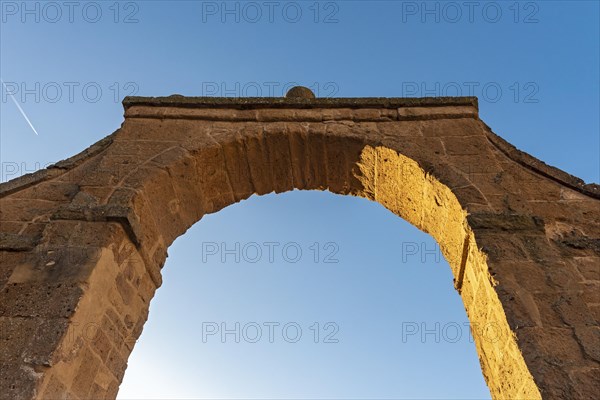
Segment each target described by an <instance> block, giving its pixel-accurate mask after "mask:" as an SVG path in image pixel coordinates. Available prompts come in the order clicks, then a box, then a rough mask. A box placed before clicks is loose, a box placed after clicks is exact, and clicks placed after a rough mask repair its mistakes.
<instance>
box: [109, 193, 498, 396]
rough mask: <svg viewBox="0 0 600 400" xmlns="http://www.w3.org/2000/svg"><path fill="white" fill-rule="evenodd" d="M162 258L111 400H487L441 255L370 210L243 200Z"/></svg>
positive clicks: (323, 202)
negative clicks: (157, 282)
mask: <svg viewBox="0 0 600 400" xmlns="http://www.w3.org/2000/svg"><path fill="white" fill-rule="evenodd" d="M169 253H170V256H169V258H168V260H167V263H166V266H165V268H164V269H163V277H164V283H163V287H161V289H160V290H159V291H158V292H157V295H156V297H155V298H154V300H153V303H152V306H151V310H150V317H149V320H148V322H147V323H146V327H145V330H144V333H143V334H142V336H141V338H140V340H139V342H138V343H137V344H136V347H135V349H134V351H133V353H132V355H131V357H130V361H129V367H128V369H127V372H126V374H125V378H124V381H123V383H122V385H121V389H120V393H119V398H123V399H132V398H148V397H160V398H242V397H243V398H436V397H451V398H488V397H489V390H488V389H487V387H486V384H485V381H484V379H483V376H482V374H481V368H480V365H479V361H478V357H477V353H476V349H475V344H474V341H473V338H472V336H471V333H470V326H469V320H468V317H467V315H466V313H465V310H464V307H463V304H462V301H461V299H460V296H459V294H458V293H457V292H456V290H455V289H454V288H453V275H452V272H451V270H450V268H448V263H447V262H446V260H445V259H444V256H443V255H442V252H441V250H440V248H439V245H438V244H437V243H436V242H435V240H434V239H433V238H432V237H431V236H429V235H427V234H425V233H423V232H421V231H419V230H418V229H417V228H415V227H414V226H412V225H410V224H409V223H407V222H406V221H404V220H402V219H401V218H396V217H395V216H394V215H391V213H390V212H389V211H388V210H386V209H385V208H384V207H382V206H381V205H380V204H378V203H375V202H369V201H367V200H365V199H362V198H356V197H348V196H338V195H332V194H331V193H328V192H316V191H294V192H287V193H283V194H277V195H274V194H271V195H267V196H260V197H259V196H253V197H251V198H250V199H249V200H247V201H243V202H241V203H237V204H235V205H232V206H229V207H227V208H225V209H223V210H221V211H220V212H218V213H216V214H211V215H207V216H205V217H204V218H203V219H202V220H201V221H200V222H199V223H197V224H196V225H194V227H192V229H190V231H188V232H187V233H186V234H185V235H183V236H181V237H180V238H179V239H177V240H176V242H175V243H174V244H173V245H172V246H171V247H170V249H169ZM299 330H300V331H299ZM431 381H435V382H436V385H431V384H430V382H431Z"/></svg>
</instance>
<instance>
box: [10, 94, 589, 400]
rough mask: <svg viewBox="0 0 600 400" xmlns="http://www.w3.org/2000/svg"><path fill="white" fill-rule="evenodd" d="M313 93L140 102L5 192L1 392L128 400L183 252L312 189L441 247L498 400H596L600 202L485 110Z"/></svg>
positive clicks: (130, 102) (445, 101) (464, 101)
mask: <svg viewBox="0 0 600 400" xmlns="http://www.w3.org/2000/svg"><path fill="white" fill-rule="evenodd" d="M312 97H313V96H311V94H310V93H307V92H306V90H302V89H294V90H292V91H291V92H290V94H289V95H288V97H286V98H241V99H233V98H186V97H182V96H170V97H164V98H139V97H136V98H126V99H125V100H124V102H123V103H124V106H125V121H124V122H123V124H122V125H121V127H120V128H119V129H118V130H117V131H116V132H114V133H113V134H112V135H110V136H108V137H106V138H105V139H103V140H101V141H99V142H98V143H96V144H94V145H92V146H91V147H89V148H88V149H87V150H85V151H83V152H82V153H80V154H78V155H76V156H74V157H72V158H70V159H67V160H64V161H61V162H59V163H57V164H55V165H53V166H51V167H49V168H47V169H44V170H40V171H38V172H36V173H33V174H29V175H25V176H22V177H20V178H17V179H14V180H12V181H9V182H7V183H3V184H2V185H0V223H1V236H0V257H1V258H0V365H1V369H0V394H1V396H3V398H8V399H27V400H28V399H67V398H68V399H81V400H83V399H114V398H115V396H116V394H117V391H118V387H119V384H120V382H121V380H122V378H123V374H124V372H125V368H126V366H127V359H128V356H129V354H130V353H131V351H132V347H133V344H134V342H135V340H136V339H137V337H138V336H139V335H140V333H141V330H142V327H143V325H144V322H145V321H146V319H147V317H148V307H149V303H150V300H151V299H152V297H153V295H154V292H155V290H156V289H157V288H158V287H159V286H160V285H161V267H162V266H163V264H164V262H165V259H166V256H167V248H168V247H169V245H170V244H171V243H172V242H173V241H174V239H175V238H177V237H178V236H179V235H182V234H183V233H184V232H185V231H186V230H187V229H188V228H189V227H190V226H192V224H194V223H195V222H197V221H199V220H200V219H201V218H202V216H203V215H205V214H208V213H214V212H217V211H219V210H220V209H222V208H224V207H226V206H228V205H230V204H233V203H235V202H238V201H240V200H243V199H246V198H248V197H249V196H251V195H253V194H258V195H262V194H266V193H270V192H273V191H275V192H278V193H279V192H284V191H289V190H293V189H306V190H329V191H331V192H333V193H338V194H344V195H353V196H362V197H366V198H368V199H371V200H373V201H377V202H379V203H381V204H382V205H383V206H385V207H387V208H388V209H389V210H391V211H392V212H393V213H395V214H396V215H398V216H400V217H401V218H404V219H405V220H407V221H408V222H410V223H412V224H413V225H415V226H416V227H418V228H419V229H421V230H423V231H425V232H427V233H429V234H430V235H432V236H433V237H434V238H435V239H436V240H437V241H438V243H439V244H440V247H441V249H442V251H443V254H444V256H445V258H446V260H447V261H448V263H449V264H450V266H451V268H452V272H453V274H454V282H455V288H456V290H458V291H459V293H460V295H461V297H462V299H463V302H464V305H465V308H466V311H467V315H468V317H469V319H470V321H471V323H472V331H473V332H472V333H473V336H474V338H475V344H476V348H477V351H478V355H479V359H480V363H481V368H482V371H483V374H484V376H485V379H486V381H487V384H488V386H489V388H490V391H491V393H492V396H493V397H494V398H495V399H538V398H545V399H591V398H594V396H595V395H597V393H598V392H599V391H600V381H599V380H600V328H599V326H598V321H600V290H599V289H600V286H599V285H600V187H599V186H598V185H595V184H588V185H586V184H584V182H582V181H581V180H580V179H577V178H575V177H573V176H571V175H569V174H567V173H565V172H563V171H560V170H558V169H556V168H553V167H550V166H548V165H546V164H544V163H543V162H541V161H539V160H537V159H535V158H533V157H532V156H530V155H528V154H525V153H523V152H521V151H519V150H517V149H516V148H515V147H513V146H512V145H510V144H509V143H507V142H506V141H504V140H503V139H502V138H500V137H499V136H497V135H495V134H494V133H493V132H492V131H491V130H490V129H489V128H488V127H487V126H486V125H485V124H484V123H483V122H482V121H481V120H480V119H479V117H478V107H477V99H476V98H421V99H402V98H353V99H349V98H337V99H315V98H312ZM481 327H485V329H480V328H481ZM489 329H493V331H494V332H493V333H490V332H489V331H488V330H489ZM492 338H493V340H492Z"/></svg>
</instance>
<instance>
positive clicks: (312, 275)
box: [0, 1, 600, 399]
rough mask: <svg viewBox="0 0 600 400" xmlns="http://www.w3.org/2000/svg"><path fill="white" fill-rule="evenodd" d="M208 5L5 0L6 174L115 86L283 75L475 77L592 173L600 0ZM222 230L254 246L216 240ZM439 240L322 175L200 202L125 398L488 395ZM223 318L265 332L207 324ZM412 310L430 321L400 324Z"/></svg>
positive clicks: (274, 82) (519, 121) (543, 149)
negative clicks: (209, 204) (205, 204)
mask: <svg viewBox="0 0 600 400" xmlns="http://www.w3.org/2000/svg"><path fill="white" fill-rule="evenodd" d="M223 4H224V3H223V2H221V1H219V2H210V1H209V2H206V1H171V2H165V1H132V2H127V1H124V2H119V3H115V2H114V1H107V2H102V1H98V2H75V5H74V6H69V5H68V2H60V1H59V2H49V3H48V2H36V1H28V2H21V1H18V2H12V1H2V2H1V11H2V16H1V17H2V20H1V27H0V46H1V47H0V76H1V78H2V80H3V81H4V82H5V84H6V86H3V87H2V90H1V95H2V96H1V102H0V112H1V115H0V157H1V165H2V171H1V172H2V176H1V178H2V181H6V180H9V179H12V178H14V177H15V176H18V175H21V174H23V173H27V172H31V171H33V170H35V169H37V168H40V167H43V166H45V165H47V164H49V163H52V162H55V161H58V160H61V159H64V158H66V157H68V156H70V155H73V154H75V153H77V152H79V151H81V150H82V149H84V148H86V147H87V146H89V145H90V144H92V143H94V142H96V141H97V140H99V139H101V138H102V137H104V136H106V135H108V134H109V133H111V132H113V131H114V130H116V129H117V128H118V127H119V125H120V124H121V122H122V113H123V110H122V106H121V104H120V101H121V99H122V97H124V96H125V95H128V94H136V95H148V96H159V95H170V94H173V93H179V94H183V95H195V96H200V95H221V96H224V95H227V96H246V95H250V96H255V95H263V96H267V95H275V96H281V95H283V94H284V91H285V88H287V87H290V86H292V85H293V84H295V83H296V84H302V85H305V86H309V87H311V88H313V90H314V91H315V92H316V94H317V95H318V96H320V97H331V96H335V97H368V96H375V97H402V96H416V97H421V96H437V95H456V94H460V95H476V96H478V97H479V104H480V115H481V117H482V119H483V120H484V121H485V122H486V123H487V124H488V125H490V126H491V127H492V129H493V130H494V131H495V132H496V133H498V134H499V135H501V136H502V137H504V138H505V139H507V140H508V141H510V142H511V143H513V144H514V145H516V146H517V147H519V148H520V149H522V150H525V151H527V152H529V153H530V154H532V155H534V156H536V157H538V158H540V159H542V160H544V161H545V162H547V163H548V164H551V165H554V166H557V167H559V168H561V169H563V170H565V171H567V172H569V173H571V174H574V175H576V176H578V177H580V178H582V179H584V180H585V181H587V182H590V181H593V182H598V181H600V160H599V153H600V138H599V131H600V129H599V128H600V127H599V113H598V109H600V104H599V100H600V99H599V85H600V83H599V72H598V71H599V50H598V49H599V43H598V40H599V39H598V38H599V37H600V32H599V26H598V21H599V6H598V2H595V1H586V2H560V1H548V2H512V1H511V2H487V1H482V2H474V3H472V4H473V6H472V7H473V8H471V9H469V8H468V7H467V6H465V5H464V2H427V3H423V2H420V1H419V2H412V1H337V2H327V1H324V2H319V3H316V2H314V1H295V2H294V1H282V2H279V1H276V2H274V3H272V4H273V5H272V6H269V5H268V4H267V3H265V2H263V1H258V2H227V3H226V5H225V6H224V5H223ZM69 7H72V8H69ZM269 7H273V8H271V9H270V8H269ZM298 12H300V13H301V14H299V13H298ZM11 95H12V96H13V97H14V99H15V100H16V101H17V102H18V103H19V105H20V107H21V108H22V109H23V111H24V112H25V113H26V115H27V116H28V117H29V119H30V121H31V123H32V125H33V126H34V127H35V129H36V130H37V132H38V133H39V135H36V134H35V133H34V132H33V131H32V129H31V127H30V126H29V125H28V123H27V121H26V120H25V119H24V117H23V115H22V114H21V112H20V111H19V109H18V108H17V106H16V105H15V103H14V102H13V97H11ZM271 242H276V243H278V245H277V247H276V248H275V253H274V254H275V256H274V258H273V260H272V262H271V260H269V259H268V257H267V253H266V252H268V247H267V246H265V245H264V243H271ZM222 243H225V247H227V248H228V249H235V246H236V243H239V246H240V251H239V252H238V254H240V255H242V256H243V255H244V254H242V249H246V250H248V251H252V250H256V246H255V245H254V244H258V247H259V248H260V249H261V251H263V254H262V256H261V257H258V258H256V257H255V253H246V254H245V255H246V256H248V257H246V258H244V257H241V259H240V262H239V263H238V262H235V259H234V256H232V255H229V256H227V255H225V259H224V260H223V259H222V258H221V255H222V253H223V252H222V250H223V245H222ZM315 243H316V244H317V245H316V246H317V247H318V248H319V254H316V248H317V247H315ZM215 244H216V245H215ZM214 246H217V249H216V250H215V247H214ZM253 246H254V247H253ZM434 246H435V243H434V241H433V240H432V239H431V238H430V237H429V236H427V235H425V234H423V233H421V232H419V231H418V230H416V229H415V228H414V227H412V226H410V225H408V224H407V223H405V222H404V221H402V220H401V219H399V218H397V217H394V216H393V215H392V214H390V213H389V212H388V211H386V210H385V209H383V208H382V207H381V206H379V205H378V204H375V203H370V202H368V201H366V200H362V199H356V198H348V197H339V196H334V195H332V194H330V193H321V192H292V193H287V194H282V195H277V196H275V195H268V196H263V197H252V198H251V199H250V200H248V201H245V202H242V203H240V204H236V205H233V206H231V207H229V208H227V209H225V210H223V211H221V212H219V213H218V214H215V215H209V216H206V217H205V218H203V220H202V221H200V222H199V223H198V224H196V225H195V226H194V227H193V228H192V229H191V230H190V231H189V232H188V233H187V234H186V235H184V236H183V237H181V238H179V239H178V240H177V241H176V242H175V244H174V245H173V246H172V247H171V249H170V250H169V259H168V261H167V264H166V266H165V268H164V270H163V272H164V281H165V283H164V285H163V287H162V288H161V289H160V290H159V291H158V293H157V296H156V297H155V299H154V300H153V303H152V306H151V311H150V319H149V321H148V323H147V325H146V327H145V330H144V332H143V334H142V337H141V338H140V341H139V342H138V344H137V346H136V348H135V350H134V352H133V354H132V357H131V359H130V363H129V368H128V370H127V373H126V375H125V379H124V383H123V385H122V388H121V392H120V397H121V398H123V399H125V398H149V397H150V398H264V397H266V398H282V397H287V398H301V397H302V398H307V397H308V398H311V397H312V398H374V397H377V398H487V397H489V392H488V391H487V388H486V386H485V383H484V381H483V378H482V375H481V371H480V369H479V363H478V360H477V356H476V353H475V349H474V345H473V343H471V342H470V340H469V336H468V328H467V326H466V325H463V324H464V323H466V322H467V318H466V315H465V312H464V309H463V306H462V302H461V300H460V298H459V296H458V294H457V293H456V292H455V291H454V289H453V287H452V276H451V274H450V270H449V268H448V266H447V264H446V263H445V261H444V260H443V259H440V260H438V259H437V258H436V253H435V251H433V252H431V251H429V250H431V249H435V247H434ZM284 247H285V248H286V249H287V250H289V251H290V252H289V253H282V252H281V251H282V249H283V248H284ZM297 249H300V250H301V251H302V256H301V257H300V259H299V260H298V261H297V262H291V261H290V260H294V256H293V254H292V252H293V251H294V250H297ZM414 249H418V250H417V251H414ZM215 252H216V253H215ZM332 252H335V255H333V256H332V255H331V253H332ZM213 253H215V254H213ZM413 253H414V254H413ZM249 254H250V255H249ZM328 255H329V256H330V258H329V260H337V261H338V262H336V263H326V262H325V258H326V256H328ZM315 256H317V259H316V260H315ZM253 257H254V258H256V260H255V261H256V262H248V259H251V258H253ZM271 322H273V323H279V325H277V326H275V325H273V327H274V329H275V335H274V338H273V343H271V342H270V341H269V340H268V337H267V336H268V335H267V333H268V329H267V326H268V325H264V324H265V323H266V324H269V323H271ZM221 323H225V324H226V326H227V327H228V328H234V327H235V324H236V323H240V330H242V329H243V328H244V327H245V328H246V331H245V332H246V333H248V334H250V333H251V332H252V329H255V327H256V325H258V326H261V327H262V329H263V336H262V337H261V340H258V342H257V343H250V341H248V340H245V339H247V338H241V340H240V343H236V342H235V338H234V335H228V336H226V337H225V339H226V340H225V341H224V343H223V342H222V340H221V338H220V335H211V336H207V337H206V340H205V341H203V340H202V339H203V337H202V332H203V326H204V329H205V332H206V330H207V329H209V328H210V327H214V326H219V329H220V327H221V325H220V324H221ZM315 323H318V324H319V325H318V329H317V326H316V325H315ZM327 323H331V324H329V325H326V324H327ZM203 324H204V325H203ZM214 324H216V325H214ZM286 324H291V325H289V326H291V327H292V329H295V327H297V326H299V327H300V328H301V329H302V335H301V337H300V339H299V340H298V342H296V343H289V342H288V341H287V340H286V339H290V338H289V337H287V336H285V337H284V335H283V334H282V333H281V331H278V330H277V329H279V328H283V326H284V325H286ZM436 324H438V325H436ZM326 326H327V327H328V328H327V329H325V327H326ZM407 326H410V327H413V328H414V327H415V326H417V327H419V329H421V327H423V328H425V329H428V330H429V331H433V332H434V333H429V334H427V335H425V336H424V337H423V338H421V335H420V334H416V335H411V336H409V337H405V338H404V339H406V340H403V335H402V333H403V332H404V333H406V329H407ZM457 326H460V327H462V328H463V329H462V331H461V332H460V333H461V334H462V336H461V337H460V338H459V339H458V340H451V339H453V338H454V337H455V336H456V334H455V331H452V329H454V330H456V327H457ZM311 327H312V328H311ZM438 327H439V328H438ZM315 331H318V332H319V337H318V340H317V342H318V343H315V337H314V332H315ZM333 331H336V333H335V335H333V337H330V339H331V338H335V339H337V340H338V342H337V343H324V342H323V341H324V340H325V337H326V335H327V334H329V333H331V332H333ZM429 331H428V332H429ZM288 333H292V330H288ZM436 333H437V334H438V335H439V336H440V338H439V339H440V340H439V341H438V340H437V339H438V338H437V337H436Z"/></svg>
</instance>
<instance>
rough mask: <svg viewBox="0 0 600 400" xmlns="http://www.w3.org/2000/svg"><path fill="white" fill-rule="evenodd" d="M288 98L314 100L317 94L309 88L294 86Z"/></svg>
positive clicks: (286, 95)
mask: <svg viewBox="0 0 600 400" xmlns="http://www.w3.org/2000/svg"><path fill="white" fill-rule="evenodd" d="M285 97H286V98H300V99H314V98H315V94H314V93H313V92H312V90H310V89H309V88H307V87H304V86H294V87H293V88H291V89H290V90H288V92H287V93H286V94H285Z"/></svg>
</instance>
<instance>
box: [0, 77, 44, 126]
mask: <svg viewBox="0 0 600 400" xmlns="http://www.w3.org/2000/svg"><path fill="white" fill-rule="evenodd" d="M0 82H2V85H3V86H4V90H6V93H7V94H8V95H9V96H10V98H11V99H12V100H13V101H14V102H15V105H16V106H17V108H18V109H19V111H20V112H21V115H22V116H23V118H25V121H27V123H28V124H29V126H30V127H31V129H32V130H33V133H35V134H36V135H38V136H39V134H38V133H37V131H36V130H35V128H34V127H33V124H32V123H31V121H30V120H29V118H27V114H25V111H23V109H22V108H21V105H20V104H19V102H18V101H17V99H15V96H13V95H12V93H11V92H9V91H8V88H7V87H6V83H4V81H3V80H2V79H1V78H0Z"/></svg>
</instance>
